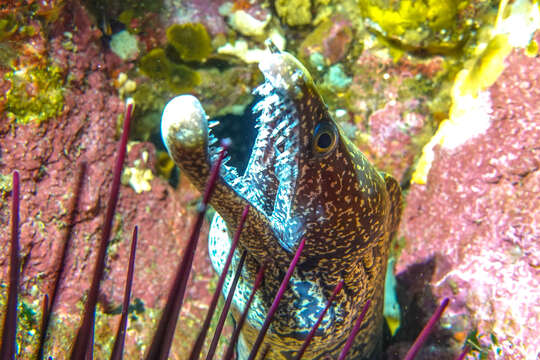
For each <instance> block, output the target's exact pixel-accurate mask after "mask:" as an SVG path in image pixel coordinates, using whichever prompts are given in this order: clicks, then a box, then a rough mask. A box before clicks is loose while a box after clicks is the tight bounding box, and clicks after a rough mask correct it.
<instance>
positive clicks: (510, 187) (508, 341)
mask: <svg viewBox="0 0 540 360" xmlns="http://www.w3.org/2000/svg"><path fill="white" fill-rule="evenodd" d="M539 39H540V36H537V37H536V41H538V40H539ZM506 62H507V67H506V69H505V70H504V72H503V74H502V75H501V77H500V78H499V79H498V80H497V81H496V82H495V83H494V84H493V85H492V86H491V87H489V88H488V90H487V91H488V93H489V97H490V101H491V110H492V112H491V125H490V127H489V128H488V129H487V131H485V133H483V134H479V135H477V136H476V137H474V138H473V139H471V140H469V141H467V142H466V143H465V144H463V145H461V146H459V147H457V148H455V149H445V148H443V147H436V148H435V160H434V162H433V164H432V167H431V170H430V172H429V175H428V179H427V183H426V184H425V185H418V184H413V185H412V186H411V188H410V192H409V195H408V197H407V206H406V208H405V210H404V213H403V217H402V223H401V228H400V236H401V237H404V238H405V240H406V245H405V247H404V248H403V251H402V253H401V256H400V258H399V261H398V263H397V271H398V273H399V272H402V274H401V277H402V278H404V276H405V275H404V274H406V272H409V273H410V272H411V269H413V268H414V266H413V265H414V264H419V263H423V262H425V263H430V264H431V265H432V266H433V268H432V269H431V270H432V271H430V272H429V274H428V275H427V276H426V278H425V279H423V282H424V284H425V286H426V287H427V288H429V289H430V292H432V293H433V296H434V297H435V298H439V299H440V298H442V297H445V296H448V297H450V298H451V299H452V302H451V305H450V307H449V310H448V312H447V313H446V316H445V317H444V320H443V321H445V322H446V323H448V324H450V325H452V326H453V328H454V329H455V330H458V331H459V330H460V329H461V330H462V331H463V332H465V333H466V332H467V331H468V330H470V329H472V328H477V329H478V334H479V336H478V337H479V341H480V344H481V345H482V346H483V347H484V350H485V351H486V352H487V353H489V358H500V359H502V358H504V359H538V357H539V356H540V337H539V336H538V328H539V327H540V317H539V315H538V314H540V245H539V244H540V225H539V224H540V211H539V209H540V196H539V194H540V148H539V144H540V108H539V107H538V104H539V103H540V82H539V79H540V58H539V57H538V56H536V57H528V56H526V55H525V54H524V53H523V51H522V50H514V51H513V52H512V53H511V54H510V56H509V57H508V58H507V59H506ZM471 121H474V119H471ZM420 273H421V272H418V273H417V274H416V275H418V274H420ZM423 274H424V275H425V274H426V273H423ZM413 276H414V274H413ZM399 277H400V275H398V279H399ZM417 295H418V294H417ZM410 296H411V297H414V295H410ZM418 296H421V295H418ZM473 350H474V349H473ZM473 353H474V352H473ZM496 353H498V354H499V355H497V356H496V355H495V354H496ZM471 356H472V355H470V357H469V358H473V357H471Z"/></svg>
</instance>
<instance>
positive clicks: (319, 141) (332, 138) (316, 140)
mask: <svg viewBox="0 0 540 360" xmlns="http://www.w3.org/2000/svg"><path fill="white" fill-rule="evenodd" d="M337 138H338V132H337V129H336V126H335V125H334V124H332V123H330V122H326V121H325V122H321V123H319V124H317V126H316V127H315V131H314V132H313V153H314V154H315V155H326V154H328V153H329V152H330V151H332V150H333V149H334V147H335V146H336V144H337Z"/></svg>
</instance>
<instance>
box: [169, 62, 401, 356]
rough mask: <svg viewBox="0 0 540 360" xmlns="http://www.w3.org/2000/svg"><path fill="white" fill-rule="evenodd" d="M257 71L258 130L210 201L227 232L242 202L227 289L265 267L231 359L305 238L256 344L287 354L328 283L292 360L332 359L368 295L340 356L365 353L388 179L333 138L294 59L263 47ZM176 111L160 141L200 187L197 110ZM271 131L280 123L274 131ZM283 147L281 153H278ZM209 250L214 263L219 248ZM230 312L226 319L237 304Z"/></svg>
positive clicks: (378, 302) (383, 240) (395, 199)
mask: <svg viewBox="0 0 540 360" xmlns="http://www.w3.org/2000/svg"><path fill="white" fill-rule="evenodd" d="M260 68H261V70H262V72H263V74H264V75H265V78H266V83H265V84H264V85H263V86H261V88H260V89H259V92H260V93H261V94H262V95H265V99H266V100H263V102H262V105H261V104H259V110H260V111H261V120H260V129H259V137H258V138H257V140H256V143H255V146H254V150H253V153H252V156H251V159H250V163H249V165H248V168H247V170H246V172H245V174H244V175H243V176H241V177H240V179H239V180H237V183H233V182H234V181H231V179H233V180H234V178H235V176H234V175H231V174H227V173H226V172H228V171H229V170H228V169H225V170H224V171H223V172H222V174H223V176H222V177H220V179H219V181H218V185H217V188H216V192H215V194H214V196H213V198H212V199H211V204H212V205H213V206H214V208H215V209H216V210H217V212H218V213H219V214H220V216H221V217H222V218H223V220H224V221H225V223H226V224H227V228H228V231H229V235H230V232H231V231H234V229H236V226H237V222H238V219H239V216H240V213H241V210H242V208H243V206H244V205H245V204H246V203H248V202H249V203H251V205H252V206H253V209H252V210H251V211H250V213H249V216H248V219H247V224H246V226H245V230H244V232H243V234H242V237H241V238H240V247H241V249H240V250H238V251H242V250H243V249H247V251H248V254H249V257H248V261H247V267H246V268H245V269H244V271H243V273H242V276H241V280H240V285H239V287H240V290H237V293H236V295H235V297H237V298H239V299H238V301H236V300H235V304H236V305H237V306H239V305H238V304H239V303H241V302H242V299H241V298H242V297H246V296H247V295H249V292H248V290H249V288H250V285H252V284H253V281H254V277H255V273H256V271H257V268H258V266H259V264H261V263H263V262H267V263H268V268H267V270H266V272H265V279H264V283H263V287H262V289H261V292H260V295H259V297H258V299H259V301H258V302H257V303H256V305H255V309H253V310H252V311H250V318H249V319H248V323H247V326H245V327H244V329H243V332H242V343H241V345H240V346H239V356H240V358H244V357H245V356H247V352H248V350H249V349H250V348H251V345H252V344H253V342H254V341H255V338H256V336H257V333H258V329H259V328H260V323H261V322H262V320H264V315H265V313H266V311H267V309H268V308H269V306H270V304H271V301H272V299H273V297H274V295H275V293H276V291H277V289H278V287H279V284H280V282H281V279H282V278H283V276H284V273H285V271H286V269H287V267H288V265H289V262H290V260H291V259H292V256H293V254H294V251H295V249H296V247H297V245H298V243H299V242H300V240H301V238H302V237H305V238H306V246H305V248H304V250H303V252H302V256H301V258H300V261H299V264H298V265H297V267H296V270H295V272H294V274H293V278H292V279H291V282H290V286H289V288H288V290H287V291H286V292H285V294H284V298H283V299H282V301H281V303H280V306H279V309H278V312H277V313H276V315H275V316H274V319H273V321H272V325H271V328H270V330H269V332H268V333H267V335H266V337H265V344H269V345H270V352H269V354H268V357H267V358H269V359H290V358H292V357H293V356H294V355H295V352H296V351H297V350H298V349H299V348H300V346H301V344H302V342H303V340H304V338H305V336H306V335H307V334H308V332H309V331H310V330H311V328H312V326H313V324H314V323H315V321H316V320H317V317H318V314H319V312H320V311H321V310H322V307H324V305H325V304H326V301H327V299H328V298H329V297H330V294H331V292H332V290H333V288H334V287H335V286H336V284H337V283H338V282H339V281H340V279H343V280H344V282H345V283H344V288H343V290H342V291H341V292H340V293H339V294H338V296H337V298H336V300H335V302H334V303H333V305H332V307H331V309H330V311H329V314H327V316H326V317H325V321H324V322H323V323H322V324H321V327H320V328H319V330H318V332H317V334H316V336H315V338H314V340H313V342H312V344H311V345H310V347H309V348H308V350H307V352H306V353H305V356H304V357H303V358H305V359H323V358H325V357H326V356H331V357H332V358H334V357H337V355H338V354H339V352H340V351H341V349H342V347H343V345H344V343H345V341H346V339H347V337H348V335H349V333H350V331H351V329H352V326H353V325H354V321H355V319H356V318H357V316H358V315H359V313H360V311H361V309H362V307H363V305H364V304H365V303H366V301H367V300H368V299H371V302H372V303H371V306H370V308H369V310H368V312H367V315H366V317H365V319H364V321H363V326H362V329H361V331H360V332H359V333H358V335H357V337H356V341H355V344H354V346H353V348H352V350H351V352H350V353H349V357H348V358H350V359H369V358H373V357H377V354H379V353H380V346H381V338H382V328H383V321H384V320H383V315H382V310H383V302H384V301H383V300H384V299H383V298H384V279H385V271H386V264H387V259H388V247H389V241H390V238H391V236H392V234H393V233H394V232H395V231H396V228H397V225H398V223H399V216H400V211H401V192H400V188H399V185H398V183H397V182H396V181H395V180H394V179H393V178H392V177H390V176H388V175H385V174H381V173H380V172H378V171H377V170H376V169H375V168H374V167H373V166H371V165H370V164H369V162H368V161H367V160H366V158H365V157H364V155H363V154H362V153H361V152H360V151H359V150H358V149H357V148H356V147H355V146H354V145H353V144H352V143H351V142H350V141H349V140H348V139H347V138H346V137H345V136H344V135H343V133H342V131H341V130H340V129H339V127H338V126H337V124H335V123H334V121H333V120H332V118H331V116H330V114H329V113H328V110H327V108H326V105H325V104H324V102H323V100H322V98H321V97H320V95H319V94H318V92H317V90H316V88H315V85H314V84H313V81H312V80H311V78H310V76H309V74H308V73H307V70H305V68H304V67H303V66H302V65H301V64H300V63H299V62H298V61H297V60H296V59H295V58H294V57H292V56H291V55H289V54H287V53H274V54H271V55H269V58H268V59H266V60H264V61H263V62H262V63H261V64H260ZM265 101H266V102H265ZM183 109H184V110H183V111H185V112H186V114H187V115H186V114H183V115H177V117H181V118H183V119H181V120H174V121H165V120H164V125H162V129H163V137H164V139H165V142H166V144H167V147H168V149H169V152H170V153H171V155H172V157H173V158H174V160H175V161H176V163H177V164H178V165H179V166H180V168H181V169H182V170H183V172H184V173H185V174H186V175H187V176H188V177H189V178H190V179H191V181H192V182H193V183H194V184H195V185H196V186H197V187H198V188H199V189H201V190H202V189H203V187H204V185H205V182H206V180H207V178H208V174H209V169H210V165H209V164H210V162H211V161H210V158H211V157H212V151H211V150H208V146H207V143H208V137H207V125H206V117H205V115H204V111H203V110H202V108H200V105H198V104H196V105H195V106H194V107H193V108H192V109H190V108H189V106H184V108H183ZM165 118H166V116H165V114H164V119H165ZM186 119H187V120H186ZM190 127H191V128H193V129H195V130H196V131H195V133H196V134H197V135H195V136H192V134H193V133H194V132H193V131H192V132H190V137H189V139H190V141H189V144H188V145H189V146H186V143H187V141H185V140H186V139H187V136H183V135H184V134H182V131H183V129H186V128H187V129H189V128H190ZM280 127H283V128H284V129H285V128H286V129H287V130H275V129H276V128H280ZM193 139H196V141H191V140H193ZM328 144H330V145H329V146H327V145H328ZM319 145H322V146H319ZM287 149H289V150H290V154H289V153H288V152H287V153H286V154H287V156H284V155H282V156H281V157H280V156H279V153H281V152H286V151H287ZM253 189H257V191H258V192H257V194H255V195H254V194H253ZM276 198H279V199H282V200H283V199H284V200H283V201H278V200H276ZM211 250H212V246H211ZM238 251H237V252H238ZM210 253H211V257H212V256H214V258H213V261H214V264H215V263H216V262H219V261H220V260H219V258H218V257H220V256H222V255H223V254H217V253H215V252H213V251H211V252H210ZM231 275H232V272H231V273H229V274H228V276H231ZM239 292H240V294H239ZM240 307H241V306H240ZM233 310H234V311H233V313H234V314H236V317H237V316H238V314H239V312H240V311H241V309H233ZM261 319H262V320H261ZM265 344H263V347H262V348H265V346H266V345H265Z"/></svg>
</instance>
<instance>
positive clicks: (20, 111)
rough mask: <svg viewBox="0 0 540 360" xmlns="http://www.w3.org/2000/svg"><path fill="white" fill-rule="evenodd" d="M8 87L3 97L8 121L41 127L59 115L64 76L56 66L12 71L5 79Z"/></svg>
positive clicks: (62, 96)
mask: <svg viewBox="0 0 540 360" xmlns="http://www.w3.org/2000/svg"><path fill="white" fill-rule="evenodd" d="M4 79H5V80H7V81H9V82H10V83H11V87H10V89H9V90H8V91H7V93H6V94H5V95H4V96H5V110H6V115H7V116H8V118H10V119H12V120H15V121H16V122H17V123H18V124H27V123H29V122H31V121H35V122H37V123H38V124H41V123H42V122H44V121H47V120H48V119H50V118H53V117H56V116H58V115H60V114H61V113H62V110H63V107H64V90H65V89H64V74H63V72H62V70H61V69H60V68H59V67H57V66H54V65H52V66H47V67H44V68H39V67H34V68H29V69H21V70H15V71H12V72H10V73H8V74H6V75H5V77H4Z"/></svg>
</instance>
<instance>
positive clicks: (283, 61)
mask: <svg viewBox="0 0 540 360" xmlns="http://www.w3.org/2000/svg"><path fill="white" fill-rule="evenodd" d="M259 69H260V70H261V72H262V73H263V75H264V78H265V79H266V81H268V82H269V83H270V84H272V86H273V87H274V88H276V89H282V90H285V91H287V92H289V94H290V95H293V96H296V95H298V94H297V93H298V92H299V91H300V90H299V89H298V87H299V86H301V85H304V84H308V83H312V82H313V80H312V79H311V76H310V75H309V72H308V71H307V69H306V68H305V67H304V65H302V63H301V62H300V61H298V60H297V59H296V58H295V57H294V56H292V55H291V54H289V53H287V52H284V51H283V52H278V53H271V54H269V55H268V56H267V57H265V58H264V59H262V60H261V61H260V62H259Z"/></svg>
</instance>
